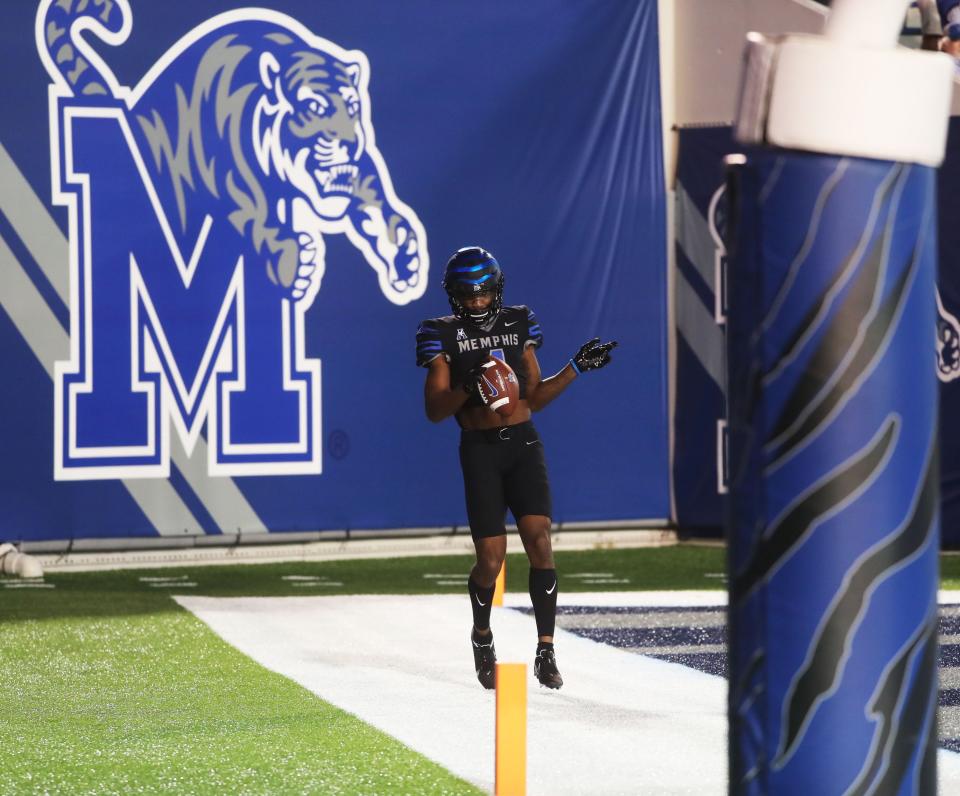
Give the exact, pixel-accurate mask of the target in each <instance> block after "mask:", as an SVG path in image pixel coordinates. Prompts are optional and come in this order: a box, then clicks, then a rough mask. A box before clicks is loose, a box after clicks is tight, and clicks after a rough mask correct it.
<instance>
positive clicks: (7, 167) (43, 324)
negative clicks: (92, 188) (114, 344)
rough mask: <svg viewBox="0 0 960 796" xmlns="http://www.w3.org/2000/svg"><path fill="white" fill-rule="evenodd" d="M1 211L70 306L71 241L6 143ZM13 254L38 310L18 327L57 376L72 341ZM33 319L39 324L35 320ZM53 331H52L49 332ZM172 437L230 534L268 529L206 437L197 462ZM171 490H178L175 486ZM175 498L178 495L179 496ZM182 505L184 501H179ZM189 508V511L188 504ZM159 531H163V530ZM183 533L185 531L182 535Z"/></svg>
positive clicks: (0, 166) (179, 461)
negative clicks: (59, 339) (214, 464)
mask: <svg viewBox="0 0 960 796" xmlns="http://www.w3.org/2000/svg"><path fill="white" fill-rule="evenodd" d="M0 212H2V213H3V214H4V215H5V216H6V217H7V218H8V219H9V221H10V223H11V225H12V226H13V228H14V230H16V232H17V234H18V235H19V236H20V238H21V240H23V242H24V244H25V245H26V247H27V249H29V251H30V254H31V255H32V256H33V258H34V259H35V260H36V262H37V264H38V265H39V266H40V269H41V270H42V271H43V273H44V275H45V276H46V277H47V279H48V280H49V281H50V284H51V285H52V286H53V288H54V289H55V290H56V292H57V294H58V295H59V296H60V298H61V299H63V302H64V304H66V305H68V306H69V304H70V295H69V274H68V270H67V263H68V262H69V259H68V251H69V245H68V242H67V239H66V237H64V235H63V233H62V232H61V231H60V227H58V226H57V224H56V223H55V222H54V220H53V218H52V217H51V216H50V214H49V212H47V208H46V207H45V206H44V204H43V202H41V201H40V199H39V198H38V197H37V195H36V193H34V191H33V188H32V187H31V186H30V183H29V182H27V179H26V178H25V177H24V176H23V174H22V173H21V171H20V169H19V168H18V167H17V164H16V163H15V162H14V161H13V158H11V157H10V155H9V153H8V152H7V150H6V149H4V147H3V145H2V144H0ZM7 252H8V253H9V255H10V259H11V261H12V263H13V267H14V270H15V271H17V272H18V273H19V278H20V279H22V280H23V283H24V284H23V285H22V290H21V291H20V294H21V298H24V299H25V301H26V303H27V304H29V305H31V306H33V307H34V308H35V310H38V311H37V312H31V313H19V315H18V317H19V318H20V321H21V322H22V323H23V324H25V325H23V326H21V325H20V323H18V324H17V326H18V328H19V329H20V330H21V334H23V335H24V337H25V338H26V339H27V344H28V345H29V346H30V347H31V349H33V351H34V353H35V354H36V355H37V357H38V358H39V359H40V362H41V363H42V364H43V366H44V367H45V368H46V369H47V372H48V373H49V374H50V375H51V377H52V375H53V363H54V362H55V361H57V360H65V359H67V358H68V357H69V352H70V348H69V340H67V339H66V335H62V332H61V327H60V324H59V323H58V321H57V320H56V318H55V317H54V316H53V315H52V313H50V311H49V308H48V307H47V305H46V303H45V302H44V301H43V299H42V297H41V296H40V294H39V293H38V292H37V290H36V288H35V287H34V286H33V284H32V283H31V282H30V280H29V279H28V278H27V276H26V274H24V272H23V269H22V268H21V267H20V265H19V263H17V261H16V259H15V258H14V257H13V253H12V252H10V251H9V249H7ZM27 293H29V294H30V295H29V297H27ZM37 305H39V307H38V306H37ZM4 306H6V304H5V305H4ZM11 317H12V316H11ZM48 317H49V322H48V320H47V318H48ZM32 318H35V319H37V320H31V319H32ZM41 318H42V319H43V320H42V321H41V320H40V319H41ZM48 329H49V330H51V331H49V332H48V331H47V330H48ZM27 330H29V333H30V337H28V336H27ZM54 333H56V334H57V335H62V336H63V339H64V340H65V341H66V342H64V343H63V344H62V347H61V348H56V349H55V350H54V351H53V353H54V354H55V356H53V357H52V358H49V357H48V358H44V356H47V355H48V354H49V353H50V352H51V347H50V343H49V341H47V340H46V336H47V335H49V334H54ZM35 346H36V347H35ZM38 348H39V350H38ZM41 354H42V355H43V356H41ZM171 436H172V437H173V438H174V442H173V444H172V445H171V455H172V456H173V461H174V463H175V464H176V465H177V467H178V468H179V469H180V471H181V472H182V473H183V475H184V478H186V479H187V482H188V483H189V484H190V487H191V489H193V491H194V492H195V493H196V495H197V497H198V498H199V499H200V501H201V502H202V503H203V505H204V508H206V510H207V511H208V512H209V513H210V516H211V517H213V519H214V522H216V523H217V526H218V527H219V528H220V530H221V531H223V532H224V533H237V532H244V533H250V532H262V531H264V530H266V527H265V526H264V524H263V521H262V520H261V519H260V517H259V516H257V513H256V512H255V511H254V510H253V507H252V506H251V505H250V503H249V501H248V500H247V499H246V497H244V495H243V493H242V492H241V491H240V489H239V488H238V487H237V485H236V483H235V482H234V480H233V479H232V478H228V477H224V476H218V477H216V478H211V477H210V476H209V475H208V474H207V469H206V468H207V465H206V462H207V453H206V444H205V443H204V441H203V439H202V438H200V439H198V441H197V444H196V445H195V446H194V449H193V457H192V458H191V457H189V456H187V454H186V452H185V451H184V450H183V446H182V445H181V444H180V443H179V438H178V437H177V435H176V434H172V435H171ZM132 480H135V481H136V482H137V486H136V488H137V490H138V491H140V492H142V491H143V489H142V484H141V479H132ZM127 483H129V482H127ZM168 486H169V485H168ZM171 491H173V490H172V488H171ZM173 494H174V495H175V496H176V493H175V492H174V493H173ZM177 501H178V502H180V503H182V501H180V499H179V497H178V498H177ZM141 508H142V506H141ZM184 509H186V507H185V506H184ZM148 516H149V515H148ZM151 521H152V520H151ZM157 527H158V528H159V526H157ZM189 527H191V528H195V529H197V530H200V526H199V524H198V523H196V521H194V522H193V523H191V524H190V525H189ZM177 532H178V533H180V531H177Z"/></svg>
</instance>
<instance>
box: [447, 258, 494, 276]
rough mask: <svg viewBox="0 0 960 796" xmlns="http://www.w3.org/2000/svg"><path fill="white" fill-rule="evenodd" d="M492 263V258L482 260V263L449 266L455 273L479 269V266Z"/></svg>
mask: <svg viewBox="0 0 960 796" xmlns="http://www.w3.org/2000/svg"><path fill="white" fill-rule="evenodd" d="M491 264H493V260H484V261H483V262H482V263H478V264H477V265H461V266H460V267H459V268H451V269H450V270H451V271H456V272H457V273H463V272H471V271H479V270H480V269H481V268H486V267H487V266H488V265H491Z"/></svg>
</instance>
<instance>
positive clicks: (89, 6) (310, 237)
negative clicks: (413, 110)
mask: <svg viewBox="0 0 960 796" xmlns="http://www.w3.org/2000/svg"><path fill="white" fill-rule="evenodd" d="M131 25H132V21H131V12H130V8H129V5H128V3H127V0H56V1H54V0H46V1H45V2H44V3H42V4H41V6H40V9H39V11H38V16H37V44H38V49H39V50H40V55H41V58H42V59H43V61H44V63H45V65H46V67H47V70H48V72H49V73H50V75H51V77H52V79H53V81H54V91H55V92H57V93H58V94H59V95H60V96H68V97H70V102H72V103H76V104H90V105H103V104H105V103H107V104H109V103H110V102H116V101H120V102H121V103H122V105H123V107H124V110H125V113H126V115H127V117H128V118H129V119H130V126H131V129H132V130H133V133H134V135H135V136H136V138H137V142H138V144H140V145H141V149H142V151H144V152H149V153H150V157H146V158H145V160H146V161H147V163H146V166H147V168H148V170H149V172H150V175H151V177H152V179H153V181H154V184H155V185H156V186H157V191H158V193H159V194H160V199H161V203H162V204H163V205H164V206H165V207H168V208H175V211H173V210H171V212H170V213H169V215H171V217H172V218H174V219H175V220H176V221H178V222H179V229H178V233H179V235H180V236H181V238H182V240H184V241H189V240H196V239H197V237H198V235H200V234H201V230H202V225H203V223H204V219H205V218H206V217H211V218H214V219H219V218H222V219H226V220H228V222H229V224H230V225H232V227H233V228H234V229H235V231H236V234H237V235H238V236H239V238H240V239H241V240H242V244H243V247H244V250H245V252H246V253H247V254H248V255H249V256H248V258H247V259H248V260H252V261H254V263H255V264H256V266H255V267H258V268H261V269H263V273H264V274H265V276H266V280H264V284H265V286H266V285H267V283H269V284H272V285H274V286H276V288H277V289H278V290H279V291H280V293H281V295H282V296H283V297H285V298H290V299H292V300H294V301H300V302H307V303H309V302H311V301H312V300H313V297H314V296H315V295H316V292H317V290H318V289H319V285H320V280H321V278H322V276H323V271H324V267H325V245H324V236H325V235H328V234H345V235H346V236H347V237H348V239H349V240H350V241H351V242H352V243H353V244H354V246H355V247H356V248H357V249H358V250H359V251H360V252H361V253H362V254H363V256H364V258H365V259H366V261H367V263H368V264H369V265H370V266H371V267H372V268H373V269H374V271H375V272H376V274H377V277H378V282H379V287H380V289H381V291H382V293H383V295H384V296H385V297H386V298H387V299H388V300H390V301H391V302H393V303H394V304H406V303H408V302H410V301H412V300H415V299H418V298H420V297H421V296H422V295H423V293H424V290H425V289H426V283H427V272H428V268H429V258H428V254H427V245H426V234H425V231H424V229H423V226H422V224H421V223H420V221H419V219H418V218H417V216H416V214H415V213H414V212H413V211H412V210H411V209H410V208H409V207H408V206H407V205H405V204H404V203H403V202H401V201H400V200H399V199H398V198H397V196H396V194H395V193H394V190H393V185H392V182H391V179H390V175H389V172H388V170H387V168H386V164H385V163H384V160H383V158H382V156H381V155H380V152H379V150H378V149H377V147H376V145H375V136H374V129H373V126H372V124H371V120H370V107H369V94H368V90H367V86H368V80H369V67H368V64H367V59H366V56H365V55H364V54H363V53H362V52H360V51H357V50H354V51H346V50H343V49H341V48H340V47H339V46H337V45H335V44H333V43H331V42H328V41H326V40H324V39H321V38H319V37H317V36H315V35H313V34H312V33H311V32H310V31H308V30H306V29H305V28H304V27H303V26H302V25H301V24H300V23H298V22H297V21H296V20H293V19H291V18H290V17H287V16H285V15H283V14H279V13H276V12H271V11H266V10H263V9H243V10H238V11H231V12H227V13H225V14H221V15H220V16H217V17H215V18H213V19H211V20H209V21H207V22H206V23H204V24H203V25H200V26H198V27H197V28H195V29H194V30H193V31H191V32H190V33H189V34H187V35H186V36H185V37H184V38H183V39H181V40H180V41H179V42H178V43H177V44H175V45H174V46H173V47H172V48H171V49H170V50H169V51H168V52H167V53H166V54H165V55H164V56H163V57H162V58H161V59H160V60H159V61H158V62H157V64H156V65H155V66H154V68H153V69H151V70H150V71H149V72H148V74H147V75H146V76H145V77H144V78H143V80H142V81H141V82H140V84H139V85H138V86H136V87H135V88H133V89H127V88H125V87H121V86H120V85H119V84H118V83H117V80H116V78H115V77H114V75H113V73H112V72H111V70H110V69H109V68H108V67H107V66H106V64H105V63H104V61H103V60H102V59H101V58H100V56H99V55H98V54H97V52H96V51H95V50H94V49H93V48H92V47H91V46H90V44H89V43H88V41H86V40H85V39H84V37H83V35H82V34H83V33H84V32H89V33H91V34H93V35H94V36H96V37H97V38H99V39H101V40H102V41H104V42H106V43H108V44H112V45H117V44H120V43H122V42H123V41H124V40H125V39H126V37H127V36H128V35H129V31H130V29H131ZM247 267H248V268H249V267H251V263H250V262H247Z"/></svg>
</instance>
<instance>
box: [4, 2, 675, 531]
mask: <svg viewBox="0 0 960 796" xmlns="http://www.w3.org/2000/svg"><path fill="white" fill-rule="evenodd" d="M38 5H39V6H40V16H41V24H40V31H41V32H40V34H39V36H35V25H36V17H37V12H38ZM238 5H239V4H235V3H231V2H204V3H189V2H180V0H171V1H170V2H165V3H154V2H137V1H136V0H130V2H129V3H126V2H121V3H118V4H116V5H115V6H114V8H113V11H112V12H109V13H105V15H104V16H103V17H101V18H95V17H92V16H89V14H100V13H101V11H102V9H101V8H100V7H99V6H95V4H89V8H87V3H85V2H83V1H82V0H76V2H68V3H58V4H56V5H53V4H50V3H43V4H33V3H30V2H18V3H14V4H10V7H9V8H5V12H6V16H5V24H4V26H3V30H2V32H0V40H2V42H3V45H4V46H3V55H2V56H0V64H2V68H0V97H2V98H3V100H4V104H5V106H6V107H7V108H8V109H9V111H8V113H7V114H5V115H4V118H3V120H2V121H0V351H2V354H0V357H2V359H0V361H2V363H3V373H4V389H3V390H0V438H2V439H3V440H4V456H3V459H2V461H0V539H2V540H46V539H69V538H89V537H109V536H116V537H131V536H154V535H157V534H161V535H177V534H196V533H207V534H216V533H221V532H226V533H233V532H236V531H238V530H240V531H244V532H251V531H258V530H263V529H267V530H270V531H292V530H315V529H321V530H322V529H344V528H351V529H359V528H370V529H376V528H394V527H448V526H452V525H463V524H464V523H465V513H464V510H463V507H462V486H461V483H460V475H459V470H458V466H457V451H456V445H457V429H456V427H455V424H454V422H453V421H452V420H450V421H447V422H445V423H442V424H439V425H433V424H430V423H429V422H428V421H427V420H426V419H425V417H424V414H423V408H422V388H423V378H424V371H422V370H420V369H418V368H416V367H415V365H414V333H415V331H416V328H417V325H418V323H419V321H420V320H421V319H422V318H425V317H433V316H436V315H441V314H446V312H447V311H448V307H447V303H446V298H445V295H444V294H443V291H442V289H441V288H440V286H439V273H440V269H442V265H443V263H444V262H445V260H446V259H447V257H448V256H449V255H450V253H452V252H453V251H454V250H455V249H457V248H458V247H460V246H463V245H470V244H479V245H483V246H485V247H486V248H488V249H490V250H491V251H493V252H494V253H495V254H496V256H497V257H498V259H499V260H500V261H501V264H502V265H503V267H504V270H505V272H506V276H507V281H506V294H505V300H506V302H507V303H511V304H514V303H516V304H519V303H524V304H529V305H530V306H531V307H532V308H533V309H534V310H535V311H536V313H537V315H538V316H539V318H540V321H541V324H542V327H543V330H544V335H545V345H544V347H543V349H541V351H540V352H539V358H540V362H541V365H542V367H543V370H544V371H545V373H546V374H549V373H553V372H555V371H556V370H558V369H559V368H560V367H561V366H562V365H563V364H564V363H565V362H566V360H567V359H568V358H569V357H570V355H571V354H572V353H573V352H574V351H575V350H576V349H577V347H578V346H579V345H580V343H582V342H583V341H584V340H586V339H588V338H589V337H592V336H595V335H596V336H600V337H603V338H615V339H618V340H619V341H620V347H619V348H618V349H617V352H616V357H615V362H614V364H613V366H612V367H610V368H608V369H606V370H604V371H602V372H601V373H597V374H587V375H586V376H585V377H583V378H581V379H578V380H577V381H576V382H575V383H574V384H573V385H572V386H571V388H570V389H569V391H568V392H567V394H565V395H564V396H563V397H562V398H561V399H560V400H558V401H557V402H556V403H555V404H554V405H552V406H551V407H549V408H548V409H547V410H546V411H545V412H544V413H543V414H542V415H540V416H538V418H537V423H538V426H539V427H540V430H541V433H542V435H543V436H544V438H545V441H546V451H547V456H548V465H549V467H550V470H551V475H552V479H553V486H554V504H555V514H556V516H555V520H557V521H560V522H576V521H605V520H626V519H655V518H666V517H667V516H668V514H669V464H668V439H667V405H666V404H667V398H666V396H667V389H666V373H667V367H666V333H667V327H666V323H667V320H666V298H665V246H666V243H665V231H664V214H665V209H664V193H663V170H662V156H661V140H660V129H661V128H660V125H661V118H660V109H659V106H660V99H659V68H658V57H659V56H658V47H657V20H656V2H655V0H640V1H639V2H638V0H584V1H583V2H579V3H557V2H554V1H553V0H529V1H528V2H525V3H522V4H516V3H510V2H506V1H505V0H502V1H501V0H497V1H495V2H488V3H483V4H476V3H468V2H461V1H460V0H455V1H453V2H446V3H442V4H441V3H436V2H428V0H409V1H406V2H402V3H397V2H392V1H389V0H354V2H350V3H345V2H317V1H312V2H294V1H293V0H286V1H285V2H281V1H279V0H278V1H277V2H271V3H265V4H263V5H264V8H265V9H266V10H265V11H264V12H263V13H262V14H260V13H259V12H258V13H247V14H244V15H241V14H239V13H237V12H236V11H235V9H236V8H237V6H238ZM51 6H53V7H51ZM227 12H233V13H232V14H228V16H225V17H221V18H219V19H218V20H217V21H216V22H215V23H210V22H208V20H211V19H212V18H214V17H216V16H217V15H218V14H224V13H227ZM127 30H128V34H127V35H126V38H125V40H122V41H121V39H123V36H124V34H125V32H127ZM184 37H187V38H184ZM104 38H107V39H110V40H112V41H113V43H114V46H111V44H110V43H106V42H105V41H104ZM84 42H86V46H87V47H88V48H89V49H84V47H85V45H84ZM178 42H179V44H178ZM171 48H173V49H171ZM298 53H299V54H298ZM304 53H307V55H304ZM42 54H43V56H44V57H43V58H42V57H41V55H42ZM165 54H166V55H165ZM211 59H213V60H211ZM311 59H312V60H311ZM318 59H319V60H318ZM321 73H322V74H321ZM321 84H322V85H321ZM51 85H55V86H56V88H55V89H54V90H53V92H51V89H50V87H51ZM318 86H320V87H319V88H318ZM301 89H302V90H301ZM218 90H221V91H222V92H224V93H221V94H218V93H217V91H218ZM228 90H229V91H234V92H235V93H234V94H229V93H228ZM311 114H313V115H311ZM51 125H53V126H52V127H51ZM291 130H293V131H294V132H291ZM358 131H359V132H358ZM358 135H359V136H361V137H362V138H358ZM231 136H233V137H234V138H233V144H232V146H231ZM361 140H363V142H364V144H365V146H364V147H363V149H362V150H361V148H360V146H359V142H360V141H361ZM292 142H293V143H296V144H297V146H301V145H302V148H303V159H301V160H300V161H297V158H296V153H297V152H298V151H299V150H298V149H297V147H296V146H293V143H292ZM238 152H240V153H241V154H245V158H246V159H245V162H244V164H240V163H238V162H236V156H237V153H238ZM285 155H289V160H287V161H284V160H283V158H284V156H285ZM331 164H332V165H331ZM243 165H245V166H246V168H244V167H243ZM304 180H306V181H307V182H308V183H309V185H305V184H304ZM145 184H149V185H151V186H152V188H153V193H152V194H151V193H148V192H147V190H146V188H145V187H144V186H145ZM347 186H349V187H350V190H352V191H353V193H352V194H350V193H349V192H348V191H347V190H346V188H347ZM55 192H58V193H59V196H55ZM311 192H312V193H311ZM338 195H339V197H340V198H342V197H344V196H346V197H350V196H353V197H354V198H352V199H351V198H346V199H343V201H342V202H340V203H338ZM361 195H362V196H361ZM361 199H362V201H361ZM304 208H306V210H305V209H304ZM344 208H345V209H344ZM231 213H232V214H233V215H231ZM298 214H299V216H298ZM207 218H209V221H206V219H207ZM304 218H305V219H306V220H307V221H306V225H307V227H308V230H309V231H310V234H309V235H308V236H307V238H303V237H302V235H303V232H302V229H303V219H304ZM298 219H299V220H298ZM164 221H165V222H166V223H167V225H168V229H166V230H164V228H163V225H162V222H164ZM205 225H206V226H205ZM398 234H399V237H398ZM198 241H199V243H198ZM411 241H415V242H413V243H411ZM398 242H400V246H399V249H398V248H397V245H396V244H397V243H398ZM195 247H196V251H197V254H198V262H197V264H196V267H195V270H194V271H193V273H192V276H191V275H190V270H191V267H192V266H191V263H190V257H191V253H192V252H194V250H195ZM175 250H179V251H180V252H181V253H182V258H183V261H184V262H183V263H181V271H178V266H177V264H176V262H175V259H174V256H173V254H172V252H173V251H175ZM310 252H312V254H310ZM71 257H72V258H74V262H73V264H72V267H71ZM241 258H242V259H241ZM238 263H239V264H240V265H239V269H238V268H237V265H238ZM304 266H306V267H305V268H304ZM298 268H299V269H301V270H298ZM321 274H322V279H321V278H320V277H321ZM184 275H186V276H184ZM231 279H233V280H234V281H232V282H231ZM188 284H189V288H188V287H187V285H188ZM424 285H425V288H424ZM94 286H96V290H94ZM220 309H222V310H223V314H222V315H221V316H220V317H219V320H220V321H221V322H222V323H221V325H217V323H218V313H219V311H220ZM205 353H206V354H208V355H210V356H211V357H212V359H209V360H207V361H204V359H203V357H204V354H205ZM57 363H60V364H57ZM315 363H319V364H318V365H317V364H315ZM178 373H179V375H180V376H182V377H183V379H184V381H185V384H184V385H182V386H181V387H180V388H178V387H177V384H176V382H177V375H178ZM94 376H95V377H94ZM285 379H286V381H285ZM291 385H292V386H291ZM191 388H193V391H192V392H191ZM296 389H298V390H300V392H294V391H293V390H296ZM150 395H152V396H153V398H152V400H153V403H152V404H151V403H150V400H151V399H150V398H149V396H150ZM181 437H186V438H187V440H188V446H187V447H189V443H192V445H193V453H192V456H190V455H188V454H187V453H186V452H185V451H184V450H183V443H182V441H181ZM227 437H229V438H230V439H229V444H228V440H227ZM231 445H232V446H233V447H231Z"/></svg>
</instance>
